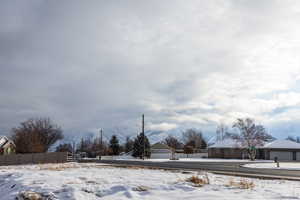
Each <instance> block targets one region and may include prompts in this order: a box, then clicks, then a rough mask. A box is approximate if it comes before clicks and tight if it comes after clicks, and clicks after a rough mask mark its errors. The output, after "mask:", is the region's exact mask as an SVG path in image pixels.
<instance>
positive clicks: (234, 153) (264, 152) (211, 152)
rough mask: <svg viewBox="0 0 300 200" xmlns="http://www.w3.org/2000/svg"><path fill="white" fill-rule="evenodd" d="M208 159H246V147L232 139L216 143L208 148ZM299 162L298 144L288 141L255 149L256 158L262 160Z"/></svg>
mask: <svg viewBox="0 0 300 200" xmlns="http://www.w3.org/2000/svg"><path fill="white" fill-rule="evenodd" d="M208 157H209V158H227V159H248V153H247V147H245V146H242V145H241V144H240V143H239V142H238V141H236V140H234V139H230V138H228V139H225V140H222V141H217V142H216V143H215V144H213V145H211V146H209V147H208ZM275 157H277V159H278V160H279V161H292V160H299V161H300V144H299V143H296V142H293V141H290V140H274V141H272V142H269V143H266V144H264V145H263V146H260V147H257V153H256V158H257V159H264V160H274V159H275Z"/></svg>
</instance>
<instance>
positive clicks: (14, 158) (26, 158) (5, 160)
mask: <svg viewBox="0 0 300 200" xmlns="http://www.w3.org/2000/svg"><path fill="white" fill-rule="evenodd" d="M70 161H72V157H71V156H70V155H69V153H68V152H51V153H31V154H11V155H2V156H0V165H23V164H42V163H64V162H70Z"/></svg>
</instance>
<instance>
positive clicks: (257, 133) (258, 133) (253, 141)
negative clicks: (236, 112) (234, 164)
mask: <svg viewBox="0 0 300 200" xmlns="http://www.w3.org/2000/svg"><path fill="white" fill-rule="evenodd" d="M233 128H236V129H238V131H239V133H237V134H232V137H233V138H234V139H237V140H238V141H239V142H240V143H241V144H242V145H243V146H246V147H247V151H248V155H249V158H250V159H251V160H255V157H256V148H257V147H258V146H261V145H263V144H264V143H265V142H267V141H270V140H272V139H273V137H272V136H271V135H269V134H268V133H267V132H266V129H265V128H264V127H263V126H262V125H256V124H255V121H254V120H253V119H250V118H245V119H237V121H236V122H235V123H234V124H233Z"/></svg>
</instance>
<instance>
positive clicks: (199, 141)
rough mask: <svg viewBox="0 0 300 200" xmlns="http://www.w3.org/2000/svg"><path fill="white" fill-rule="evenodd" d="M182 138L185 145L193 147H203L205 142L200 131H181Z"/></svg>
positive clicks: (205, 145) (205, 144)
mask: <svg viewBox="0 0 300 200" xmlns="http://www.w3.org/2000/svg"><path fill="white" fill-rule="evenodd" d="M182 139H183V142H184V144H185V145H187V146H192V147H193V148H194V149H204V148H206V147H207V143H206V141H205V139H204V137H203V134H202V132H201V131H197V130H195V129H188V130H186V131H184V132H183V133H182Z"/></svg>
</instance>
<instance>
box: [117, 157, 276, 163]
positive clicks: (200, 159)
mask: <svg viewBox="0 0 300 200" xmlns="http://www.w3.org/2000/svg"><path fill="white" fill-rule="evenodd" d="M116 160H134V161H151V162H166V161H172V162H178V161H185V162H267V163H268V162H274V161H271V160H255V161H251V160H247V159H221V158H180V159H179V160H170V159H145V160H141V159H126V158H124V159H123V158H119V159H116Z"/></svg>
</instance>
